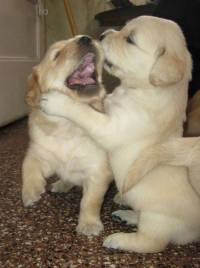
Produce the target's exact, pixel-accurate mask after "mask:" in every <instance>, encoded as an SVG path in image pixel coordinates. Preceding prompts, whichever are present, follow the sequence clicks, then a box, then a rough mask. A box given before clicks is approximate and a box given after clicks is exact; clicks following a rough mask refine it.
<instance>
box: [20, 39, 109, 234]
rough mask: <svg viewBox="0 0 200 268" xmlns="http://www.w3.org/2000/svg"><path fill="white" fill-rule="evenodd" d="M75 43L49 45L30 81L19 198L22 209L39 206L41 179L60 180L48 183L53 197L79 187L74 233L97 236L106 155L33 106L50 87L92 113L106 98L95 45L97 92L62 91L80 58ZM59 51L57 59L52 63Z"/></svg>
mask: <svg viewBox="0 0 200 268" xmlns="http://www.w3.org/2000/svg"><path fill="white" fill-rule="evenodd" d="M79 38H80V37H76V38H74V39H70V40H68V41H61V42H58V43H56V44H54V45H53V46H52V47H51V48H50V49H49V50H48V52H47V54H46V56H45V58H44V59H43V60H42V62H41V63H40V64H39V65H38V66H37V67H35V68H34V70H33V73H32V75H31V76H30V78H29V89H28V92H27V98H26V99H27V102H28V104H29V105H30V106H32V110H31V112H30V116H29V134H30V145H29V148H28V151H27V153H26V157H25V159H24V162H23V169H22V176H23V189H22V198H23V202H24V205H25V206H29V205H32V204H33V203H34V202H36V201H38V200H39V199H40V197H41V194H42V193H44V192H45V184H46V181H45V179H47V178H48V177H49V176H52V175H53V174H57V175H58V177H59V178H60V180H59V181H57V182H56V183H54V184H53V186H52V191H53V192H67V191H69V190H70V189H71V188H72V187H73V186H74V185H78V186H82V187H83V198H82V200H81V206H80V216H79V224H78V226H77V231H78V232H80V233H83V234H86V235H97V234H99V232H100V231H101V230H102V229H103V225H102V223H101V220H100V209H101V205H102V202H103V197H104V194H105V192H106V190H107V188H108V185H109V183H110V181H111V178H112V173H111V170H110V167H109V164H108V159H107V155H106V153H105V152H104V150H103V149H102V148H100V147H99V146H98V145H97V144H96V143H95V142H94V141H93V140H92V139H91V138H90V137H89V136H88V135H87V134H86V132H85V131H83V130H82V129H80V128H79V127H77V126H76V125H75V124H74V123H73V122H71V121H69V120H65V119H62V118H60V117H55V116H48V115H47V114H45V113H43V112H42V111H41V110H39V109H38V105H37V104H38V101H39V99H40V94H41V93H42V92H47V91H48V90H49V89H52V88H53V89H55V90H57V91H60V92H63V93H64V94H68V95H70V96H72V97H73V98H75V99H78V100H79V101H82V102H86V103H87V104H90V105H92V106H93V104H94V106H95V108H96V104H97V103H99V104H100V103H101V102H102V99H103V97H104V95H105V91H104V88H103V87H102V85H101V71H102V63H103V55H102V51H101V48H100V47H99V45H98V44H97V43H96V42H95V41H93V46H94V47H96V51H97V52H98V53H97V54H98V56H97V57H98V59H99V60H98V61H97V72H98V73H99V78H98V79H99V84H100V85H99V86H100V87H101V88H100V90H99V91H97V93H96V94H92V96H89V95H87V96H86V95H82V96H81V95H79V93H76V91H71V90H70V89H69V88H67V87H66V84H65V80H66V77H67V76H68V75H70V74H71V73H72V71H73V69H74V68H75V66H77V64H78V63H79V62H80V60H81V55H79V54H80V53H83V50H84V48H83V47H80V45H79V44H78V40H79ZM85 50H87V48H85ZM58 52H59V55H58V57H56V58H55V55H56V54H57V53H58ZM86 52H87V51H86ZM94 93H95V92H94ZM98 107H101V105H98Z"/></svg>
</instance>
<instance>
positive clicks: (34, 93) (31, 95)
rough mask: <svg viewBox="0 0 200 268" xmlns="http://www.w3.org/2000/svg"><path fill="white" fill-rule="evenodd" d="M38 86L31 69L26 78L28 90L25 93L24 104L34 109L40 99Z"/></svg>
mask: <svg viewBox="0 0 200 268" xmlns="http://www.w3.org/2000/svg"><path fill="white" fill-rule="evenodd" d="M40 94H41V90H40V86H39V82H38V74H37V71H36V69H35V68H33V72H32V74H31V75H30V76H29V77H28V89H27V93H26V103H27V104H28V105H29V106H31V107H36V106H37V105H38V103H39V99H40Z"/></svg>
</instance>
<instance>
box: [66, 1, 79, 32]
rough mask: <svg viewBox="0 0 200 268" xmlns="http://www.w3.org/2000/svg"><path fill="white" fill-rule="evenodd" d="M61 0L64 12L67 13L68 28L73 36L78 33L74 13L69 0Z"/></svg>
mask: <svg viewBox="0 0 200 268" xmlns="http://www.w3.org/2000/svg"><path fill="white" fill-rule="evenodd" d="M63 1H64V6H65V12H66V15H67V21H68V23H69V28H70V30H71V33H72V35H73V36H75V35H77V34H78V30H77V27H76V23H75V19H74V15H73V12H72V8H71V4H70V0H63Z"/></svg>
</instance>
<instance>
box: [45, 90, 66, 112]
mask: <svg viewBox="0 0 200 268" xmlns="http://www.w3.org/2000/svg"><path fill="white" fill-rule="evenodd" d="M65 98H66V95H64V94H62V93H60V92H58V91H55V90H52V91H50V92H49V93H46V94H42V97H41V100H40V107H41V110H42V111H43V112H45V113H47V114H49V115H57V116H62V113H63V110H64V108H65Z"/></svg>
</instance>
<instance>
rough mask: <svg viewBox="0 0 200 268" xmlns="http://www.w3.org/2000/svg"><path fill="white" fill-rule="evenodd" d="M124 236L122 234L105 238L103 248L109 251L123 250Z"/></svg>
mask: <svg viewBox="0 0 200 268" xmlns="http://www.w3.org/2000/svg"><path fill="white" fill-rule="evenodd" d="M124 238H125V234H124V233H115V234H111V235H109V236H107V237H106V239H105V240H104V242H103V247H106V248H110V249H119V250H125V245H124V244H125V241H124Z"/></svg>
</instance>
